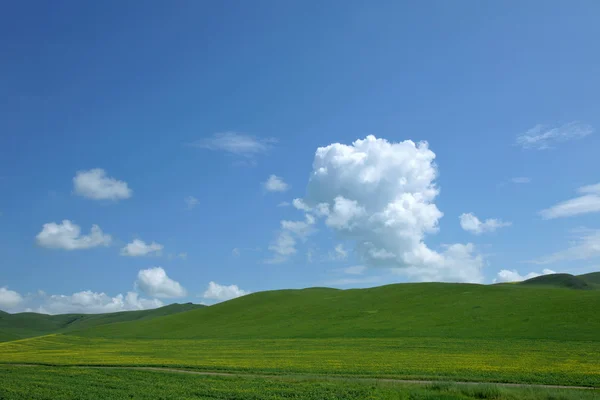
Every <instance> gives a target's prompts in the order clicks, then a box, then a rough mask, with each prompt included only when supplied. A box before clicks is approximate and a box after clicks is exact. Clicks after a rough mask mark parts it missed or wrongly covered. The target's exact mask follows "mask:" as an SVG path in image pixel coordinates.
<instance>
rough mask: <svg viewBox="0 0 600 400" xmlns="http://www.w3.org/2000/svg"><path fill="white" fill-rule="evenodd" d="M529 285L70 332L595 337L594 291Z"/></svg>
mask: <svg viewBox="0 0 600 400" xmlns="http://www.w3.org/2000/svg"><path fill="white" fill-rule="evenodd" d="M532 286H533V285H487V286H486V285H473V284H449V283H419V284H395V285H387V286H381V287H376V288H370V289H350V290H337V289H326V288H311V289H302V290H277V291H267V292H259V293H254V294H250V295H247V296H244V297H240V298H237V299H234V300H230V301H227V302H224V303H220V304H217V305H214V306H211V307H206V308H202V309H198V310H193V311H188V312H184V313H179V314H175V315H169V316H165V317H161V318H155V319H152V320H144V321H135V322H124V323H115V324H110V325H103V326H97V327H94V328H91V329H85V330H79V331H74V332H71V334H75V335H79V336H89V337H103V338H132V339H133V338H135V339H140V338H149V339H150V338H170V339H177V338H181V339H201V338H240V339H241V338H344V337H353V338H358V337H363V338H378V337H381V338H383V337H387V338H393V337H445V338H461V339H465V338H497V339H511V338H523V339H544V338H546V339H558V340H564V339H565V338H569V339H570V340H592V341H598V340H600V318H598V314H597V311H598V309H600V291H597V290H572V289H567V288H556V287H548V286H545V285H538V286H536V287H535V288H533V287H532Z"/></svg>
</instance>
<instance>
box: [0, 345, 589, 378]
mask: <svg viewBox="0 0 600 400" xmlns="http://www.w3.org/2000/svg"><path fill="white" fill-rule="evenodd" d="M0 361H1V362H4V363H6V362H8V363H40V364H48V365H105V366H119V365H128V366H169V367H179V368H189V369H197V370H206V371H235V372H245V373H267V374H307V375H311V374H323V375H338V376H377V377H388V378H389V377H396V378H403V379H431V380H452V381H481V382H522V383H539V384H555V385H572V386H576V385H583V386H594V387H600V343H598V342H584V341H577V342H568V341H562V342H558V341H553V340H526V339H512V340H496V339H494V340H489V339H446V338H396V339H221V340H219V339H208V340H206V339H205V340H182V339H169V340H167V339H163V340H142V339H140V340H120V339H100V338H84V337H77V336H71V335H53V336H44V337H39V338H32V339H24V340H19V341H14V342H6V343H1V344H0Z"/></svg>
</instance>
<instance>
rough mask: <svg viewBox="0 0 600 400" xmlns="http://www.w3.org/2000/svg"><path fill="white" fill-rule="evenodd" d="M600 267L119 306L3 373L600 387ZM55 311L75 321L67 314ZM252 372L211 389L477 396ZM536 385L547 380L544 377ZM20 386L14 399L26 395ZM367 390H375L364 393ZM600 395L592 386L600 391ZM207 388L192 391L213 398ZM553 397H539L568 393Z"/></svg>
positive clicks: (17, 345)
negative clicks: (131, 313) (142, 313)
mask: <svg viewBox="0 0 600 400" xmlns="http://www.w3.org/2000/svg"><path fill="white" fill-rule="evenodd" d="M574 278H576V279H574ZM597 280H598V274H592V275H588V276H582V277H572V276H569V275H564V274H561V275H557V276H551V275H550V276H547V277H542V278H536V279H535V280H532V281H528V282H524V283H522V284H498V285H489V286H485V285H471V284H442V283H422V284H397V285H388V286H382V287H377V288H371V289H351V290H336V289H328V288H311V289H303V290H280V291H270V292H261V293H255V294H251V295H247V296H244V297H241V298H238V299H234V300H231V301H227V302H224V303H221V304H217V305H214V306H210V307H203V308H198V309H192V310H189V311H183V312H177V313H167V315H164V313H165V310H162V311H154V313H155V314H157V313H163V315H154V314H150V315H147V316H146V317H144V318H135V319H133V318H131V317H127V315H125V316H123V315H119V316H118V318H120V319H117V320H116V321H115V320H114V319H115V316H112V317H111V314H106V315H104V316H90V317H89V319H87V318H82V322H80V323H79V324H70V325H68V326H67V328H64V327H63V328H60V329H58V330H57V331H56V332H58V333H55V334H50V335H45V336H39V337H32V338H28V339H21V340H12V341H6V342H3V343H0V364H7V366H6V367H3V368H4V370H3V372H2V373H4V374H8V375H7V376H10V377H12V378H11V379H13V381H15V382H17V381H18V380H19V379H21V375H23V374H24V371H38V369H35V368H38V367H30V368H32V369H30V370H27V369H19V368H17V367H9V366H8V364H38V365H47V366H59V367H56V369H39V371H43V374H41V373H40V376H39V379H41V380H44V382H46V383H45V384H44V385H46V386H47V387H51V386H52V380H53V379H54V378H55V379H61V380H65V379H71V378H69V376H70V375H69V374H75V373H77V374H84V375H85V374H90V375H89V376H90V379H92V378H91V377H93V379H115V378H114V376H113V374H115V372H113V371H110V370H102V371H98V370H87V369H75V368H65V366H156V367H171V368H181V369H190V370H195V371H227V372H234V373H242V374H246V375H248V374H250V375H251V374H266V375H276V376H280V377H286V376H290V375H293V376H296V377H298V376H302V377H305V378H306V377H312V379H317V378H318V379H322V378H323V377H327V376H336V377H345V378H348V379H350V378H365V377H371V378H375V377H378V378H394V379H417V380H432V381H454V382H487V383H490V384H491V383H523V384H549V385H566V386H587V387H596V388H598V387H600V316H599V315H598V310H599V309H600V290H598V284H597ZM581 282H583V283H581ZM159 310H161V309H159ZM125 314H127V313H125ZM23 315H24V314H21V316H23ZM10 317H14V316H9V318H10ZM126 317H127V318H126ZM3 318H6V316H3ZM51 318H55V319H57V320H61V318H64V316H54V317H51ZM128 318H129V319H128ZM111 319H112V321H111V322H106V321H107V320H111ZM6 320H8V318H6ZM98 321H103V322H102V323H99V322H98ZM119 321H122V322H119ZM9 328H11V327H9ZM12 328H14V327H12ZM0 335H6V337H9V339H8V340H10V335H13V339H14V337H16V335H15V330H14V329H13V330H10V329H4V330H3V329H0ZM23 368H24V367H23ZM74 371H78V372H74ZM82 371H83V372H82ZM85 371H87V372H85ZM32 373H35V372H32ZM123 373H125V372H123ZM144 374H150V375H144ZM154 374H155V375H160V374H161V373H158V372H156V373H154ZM162 374H163V375H160V376H161V378H160V379H164V380H165V381H167V380H172V384H173V385H177V383H176V382H178V380H179V379H190V380H194V379H197V380H198V382H199V383H198V385H209V386H210V385H213V386H214V387H215V388H216V387H219V385H222V386H223V385H225V384H224V383H223V382H226V381H227V379H232V378H222V379H217V378H214V377H211V378H209V377H200V376H191V377H181V376H175V374H168V373H164V372H162ZM126 375H127V376H129V377H132V378H131V379H133V377H139V379H151V378H142V376H152V375H151V373H150V372H148V371H144V372H142V371H127V373H126ZM85 376H88V375H85ZM115 376H116V375H115ZM53 377H54V378H53ZM23 379H25V378H23ZM86 379H87V378H86ZM124 379H125V378H124ZM136 379H137V378H136ZM213 381H214V382H213ZM219 382H221V383H219ZM244 382H246V383H245V384H247V385H248V386H247V387H246V388H245V389H240V388H236V387H232V388H227V389H223V390H224V392H223V396H225V397H210V398H240V399H245V398H257V399H258V398H281V396H283V397H285V396H284V395H282V394H281V393H284V392H285V390H291V391H293V390H292V389H290V388H291V387H294V388H296V389H294V390H297V391H298V393H303V392H302V391H303V390H309V387H311V385H312V387H314V388H319V389H315V390H317V391H318V390H325V392H323V393H330V394H331V396H332V398H432V399H433V398H447V399H455V398H472V397H468V396H469V394H467V393H466V392H463V391H464V390H467V389H465V388H464V387H455V386H451V387H446V389H448V390H449V391H448V392H447V393H446V392H444V393H442V392H440V391H439V390H438V391H437V392H435V393H436V394H435V395H432V394H431V393H430V392H431V391H432V390H433V389H432V388H429V389H427V388H422V387H421V388H410V389H407V388H406V387H404V388H398V387H394V388H380V387H377V388H369V387H368V386H365V385H364V384H359V383H358V382H353V383H352V384H351V385H350V384H349V385H350V386H352V385H355V386H356V388H357V389H356V390H357V392H356V393H359V394H360V395H356V396H358V397H356V396H355V397H352V396H354V395H348V396H349V397H335V396H341V395H337V394H336V393H338V392H336V391H339V390H345V388H346V386H344V385H341V384H340V383H339V382H338V383H333V382H325V383H319V384H316V383H314V384H313V383H311V384H308V383H306V382H305V381H302V382H287V381H286V382H281V381H272V382H271V381H268V382H267V381H265V380H264V379H263V380H260V379H259V378H258V377H254V378H252V379H250V378H248V379H247V380H245V381H244ZM170 384H171V383H169V384H166V385H167V386H168V385H170ZM40 385H41V384H40ZM44 385H41V386H40V388H41V387H42V386H43V387H46V386H44ZM124 385H125V386H124V388H126V387H127V385H126V384H124ZM130 385H134V384H133V383H130ZM264 385H267V386H268V387H271V386H269V385H273V386H272V388H273V389H272V390H273V392H272V393H271V392H269V393H268V396H272V397H268V396H267V394H265V396H267V397H260V396H259V397H251V396H250V395H248V396H250V397H244V395H241V394H240V395H239V396H238V395H237V394H236V395H234V394H232V393H237V392H235V390H238V389H239V390H243V391H245V392H244V393H246V391H247V393H252V391H253V390H260V389H257V387H259V388H260V387H263V386H264ZM290 385H291V386H290ZM322 385H325V386H322ZM327 385H330V386H327ZM18 386H19V385H18V384H16V383H15V387H18ZM213 386H211V387H213ZM350 386H349V387H350ZM325 387H329V388H330V389H331V392H327V390H329V389H326V388H325ZM352 387H354V386H352ZM286 388H287V389H286ZM375 389H376V390H378V392H376V394H374V395H373V396H375V397H369V396H371V392H369V390H375ZM446 389H444V390H446ZM15 390H16V389H15ZM40 390H42V389H40ZM44 390H51V389H48V388H46V389H44ZM69 390H76V387H73V388H69ZM123 390H125V389H123ZM157 390H158V389H157ZM181 390H184V391H185V390H189V389H188V388H182V389H181ZM215 390H217V389H215ZM219 390H220V389H219ZM227 390H231V391H232V392H227ZM269 390H271V389H269ZM361 390H367V392H361ZM415 390H416V391H417V392H418V391H422V392H419V393H421V394H418V395H415V396H417V397H414V396H413V395H411V394H410V393H417V392H415ZM494 390H497V388H496V389H494ZM502 390H504V388H502ZM507 390H508V389H507ZM515 390H516V389H515ZM528 390H529V391H530V392H531V393H533V392H534V391H535V390H537V391H539V393H542V392H543V391H542V389H539V388H538V389H535V390H533V389H528ZM278 391H283V392H278ZM15 393H16V392H15ZM15 393H12V392H11V394H10V395H6V394H5V395H4V398H11V399H12V398H19V397H18V395H17V394H15ZM98 393H100V392H98ZM115 393H117V392H115ZM124 393H125V392H123V393H122V394H119V396H120V395H123V396H125V394H124ZM148 393H150V392H148ZM152 393H153V392H152ZM182 393H187V392H182ZM199 393H200V392H199ZM201 393H204V392H201ZM215 393H220V392H218V391H216V392H215ZM227 393H229V395H230V396H232V397H227V396H226V394H227ZM277 393H280V394H277ZM310 393H313V392H310ZM314 393H317V392H314ZM339 393H342V392H339ZM344 393H345V392H344ZM365 393H366V394H365ZM373 393H375V392H373ZM407 393H408V394H407ZM515 393H517V392H514V393H512V392H511V393H508V392H506V393H505V392H503V394H502V396H504V397H492V398H524V397H518V396H517V394H515ZM536 393H537V392H536ZM544 393H546V392H544ZM203 395H206V396H208V395H207V394H203ZM346 395H347V394H344V396H346ZM363 395H365V396H367V397H360V396H363ZM596 395H597V392H589V393H587V394H586V396H588V397H589V398H592V397H593V396H596ZM10 396H12V397H10ZM41 396H42V395H41ZM98 396H100V394H98ZM140 396H141V395H140ZM148 396H150V394H148ZM198 396H200V395H198ZM198 396H197V397H193V396H191V397H190V398H202V397H201V396H200V397H198ZM236 396H237V397H236ZM277 396H280V397H277ZM307 396H308V395H307ZM314 396H317V395H316V394H314ZM386 396H387V397H386ZM390 396H391V397H390ZM394 396H395V397H394ZM402 396H409V397H402ZM410 396H413V397H410ZM419 396H421V397H419ZM427 396H430V397H427ZM431 396H434V397H431ZM435 396H438V397H435ZM440 396H441V397H440ZM444 396H445V397H444ZM461 396H462V397H461ZM474 396H475V395H474ZM506 396H509V397H506ZM510 396H513V397H510ZM531 396H537V394H535V395H534V394H531ZM540 396H542V395H540ZM549 396H550V397H543V396H542V397H530V398H532V399H538V398H547V399H550V398H556V399H558V398H563V397H560V396H559V397H556V396H555V397H552V396H554V395H549ZM565 396H567V395H565ZM569 396H571V395H569ZM42 397H43V396H42ZM109 397H110V396H109ZM109 397H106V398H109ZM475 397H476V396H475ZM2 398H3V397H2V396H0V399H2ZM91 398H102V397H91ZM111 398H112V397H111ZM140 398H144V397H140ZM305 398H311V397H310V396H308V397H305ZM314 398H327V397H314ZM480 398H482V397H480ZM564 398H579V397H568V396H567V397H564Z"/></svg>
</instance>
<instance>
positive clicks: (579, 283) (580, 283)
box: [520, 274, 595, 289]
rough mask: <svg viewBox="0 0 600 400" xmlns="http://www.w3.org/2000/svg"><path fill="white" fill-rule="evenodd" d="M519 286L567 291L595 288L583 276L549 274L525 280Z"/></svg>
mask: <svg viewBox="0 0 600 400" xmlns="http://www.w3.org/2000/svg"><path fill="white" fill-rule="evenodd" d="M520 285H538V286H553V287H562V288H568V289H594V288H595V286H594V285H592V284H590V283H589V282H588V281H587V280H586V278H584V276H574V275H571V274H551V275H542V276H538V277H535V278H531V279H527V280H526V281H523V282H521V283H520Z"/></svg>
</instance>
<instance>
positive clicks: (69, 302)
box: [36, 290, 163, 314]
mask: <svg viewBox="0 0 600 400" xmlns="http://www.w3.org/2000/svg"><path fill="white" fill-rule="evenodd" d="M41 295H42V296H43V300H42V303H41V305H40V306H39V307H38V309H37V310H36V311H37V312H41V313H44V314H70V313H84V314H99V313H111V312H117V311H133V310H146V309H151V308H157V307H162V306H163V303H162V302H161V301H160V300H157V299H145V298H141V297H139V295H138V294H137V293H135V292H127V294H126V295H125V296H123V295H122V294H118V295H116V296H115V297H111V296H109V295H107V294H106V293H97V292H92V291H90V290H85V291H82V292H77V293H73V294H72V295H51V296H47V295H45V294H44V293H42V294H41Z"/></svg>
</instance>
